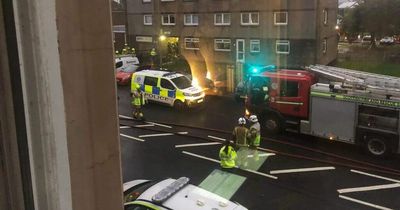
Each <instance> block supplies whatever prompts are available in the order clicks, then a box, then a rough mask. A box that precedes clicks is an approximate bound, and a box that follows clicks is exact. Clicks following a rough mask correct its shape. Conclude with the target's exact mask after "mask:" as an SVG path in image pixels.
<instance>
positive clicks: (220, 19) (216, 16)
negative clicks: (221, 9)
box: [215, 14, 222, 24]
mask: <svg viewBox="0 0 400 210" xmlns="http://www.w3.org/2000/svg"><path fill="white" fill-rule="evenodd" d="M215 23H218V24H220V23H222V14H215Z"/></svg>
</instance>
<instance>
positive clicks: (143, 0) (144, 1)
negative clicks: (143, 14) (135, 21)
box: [142, 0, 151, 3]
mask: <svg viewBox="0 0 400 210" xmlns="http://www.w3.org/2000/svg"><path fill="white" fill-rule="evenodd" d="M142 2H143V3H151V0H142Z"/></svg>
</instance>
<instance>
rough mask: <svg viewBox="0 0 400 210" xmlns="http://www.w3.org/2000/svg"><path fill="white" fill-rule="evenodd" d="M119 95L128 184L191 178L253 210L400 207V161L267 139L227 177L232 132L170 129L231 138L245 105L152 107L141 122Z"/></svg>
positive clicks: (305, 139)
mask: <svg viewBox="0 0 400 210" xmlns="http://www.w3.org/2000/svg"><path fill="white" fill-rule="evenodd" d="M118 96H119V98H120V100H119V102H118V103H119V113H120V116H121V118H120V119H121V120H120V122H121V123H123V124H125V126H121V127H120V133H121V138H120V140H121V153H122V172H123V181H124V182H126V181H131V180H134V179H150V180H162V179H165V178H169V177H172V178H179V177H181V176H186V177H189V178H190V183H191V184H194V185H198V186H200V187H202V188H204V189H206V190H209V191H211V192H214V193H216V194H218V195H220V196H222V197H225V198H227V199H230V200H232V201H236V202H239V203H240V204H242V205H243V206H245V207H247V208H248V209H260V210H261V209H400V199H399V197H398V195H399V194H400V176H399V175H397V174H395V173H398V172H396V170H398V171H400V158H399V157H398V156H393V157H390V158H387V159H376V158H373V157H370V156H368V155H366V154H365V153H363V152H362V150H360V149H359V148H357V147H355V146H352V145H348V144H344V143H337V142H327V141H324V140H321V139H317V138H314V137H310V136H304V135H299V134H294V133H284V134H282V135H278V136H268V135H267V134H263V136H265V137H267V139H264V140H263V141H262V142H261V146H260V147H261V148H262V149H263V150H260V151H258V152H255V151H254V150H245V149H244V150H239V151H238V155H239V156H240V157H242V158H243V159H242V160H243V161H241V162H240V168H237V169H234V170H232V171H223V170H221V168H220V166H219V163H218V152H219V149H220V148H221V145H220V142H221V141H222V140H223V139H229V138H230V135H229V134H227V133H221V132H217V131H211V130H200V129H196V128H188V127H180V126H171V125H168V124H169V123H173V124H183V125H189V126H196V127H207V128H213V129H217V130H224V131H227V132H230V131H231V130H232V129H233V127H234V126H235V124H236V121H237V119H238V118H239V117H240V116H242V115H243V114H244V106H243V104H241V103H238V102H235V100H234V99H233V97H229V96H226V97H218V96H210V97H207V98H206V102H205V103H206V104H205V106H204V107H201V108H197V109H194V110H188V111H177V110H174V109H173V108H171V107H166V106H162V105H158V104H148V105H146V106H145V107H144V113H145V116H146V123H143V122H132V121H130V120H123V119H122V118H124V116H125V118H129V117H130V116H131V107H130V98H129V87H118ZM152 122H153V123H152ZM154 122H155V123H154ZM126 125H129V126H126ZM296 145H301V146H303V147H305V148H300V147H298V146H296ZM323 153H325V154H323ZM327 154H335V155H337V156H338V157H342V158H338V157H335V156H332V155H327ZM343 158H348V159H351V160H356V161H359V162H354V161H353V162H351V161H349V160H344V159H343ZM365 163H368V164H369V165H366V164H365ZM373 165H376V166H377V167H376V166H373ZM390 172H394V173H390Z"/></svg>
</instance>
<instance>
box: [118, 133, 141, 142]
mask: <svg viewBox="0 0 400 210" xmlns="http://www.w3.org/2000/svg"><path fill="white" fill-rule="evenodd" d="M119 135H120V136H123V137H125V138H128V139H133V140H136V141H141V142H144V140H143V139H140V138H136V137H133V136H128V135H125V134H122V133H120V134H119Z"/></svg>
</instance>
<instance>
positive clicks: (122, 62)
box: [115, 56, 140, 85]
mask: <svg viewBox="0 0 400 210" xmlns="http://www.w3.org/2000/svg"><path fill="white" fill-rule="evenodd" d="M139 65H140V63H139V59H138V58H137V57H133V56H123V57H118V58H116V59H115V70H116V75H115V77H116V80H117V84H119V85H127V84H129V83H130V81H131V78H132V74H133V73H134V72H135V71H136V70H137V69H138V68H139Z"/></svg>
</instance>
